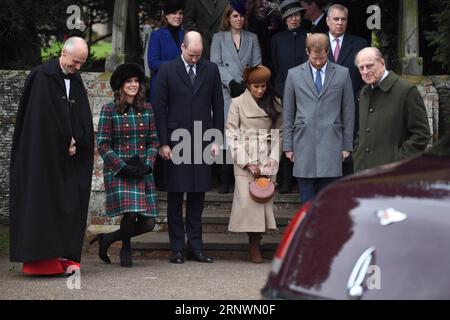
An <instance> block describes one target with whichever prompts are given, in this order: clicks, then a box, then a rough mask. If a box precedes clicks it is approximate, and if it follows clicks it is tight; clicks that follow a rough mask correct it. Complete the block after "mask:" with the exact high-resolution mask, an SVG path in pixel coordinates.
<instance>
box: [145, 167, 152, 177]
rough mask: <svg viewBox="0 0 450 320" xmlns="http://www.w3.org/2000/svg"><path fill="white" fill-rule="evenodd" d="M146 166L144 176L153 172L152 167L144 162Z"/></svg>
mask: <svg viewBox="0 0 450 320" xmlns="http://www.w3.org/2000/svg"><path fill="white" fill-rule="evenodd" d="M144 168H145V171H144V176H146V175H148V174H150V173H152V172H153V169H152V167H150V166H149V165H148V164H144Z"/></svg>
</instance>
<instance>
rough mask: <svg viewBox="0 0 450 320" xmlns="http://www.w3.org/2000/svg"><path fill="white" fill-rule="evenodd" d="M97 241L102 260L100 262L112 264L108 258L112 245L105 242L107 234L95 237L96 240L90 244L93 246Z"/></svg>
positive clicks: (99, 255)
mask: <svg viewBox="0 0 450 320" xmlns="http://www.w3.org/2000/svg"><path fill="white" fill-rule="evenodd" d="M95 241H98V257H99V258H100V260H102V261H103V262H105V263H107V264H111V260H110V259H109V256H108V249H109V246H110V244H108V243H107V242H106V241H105V234H104V233H99V234H98V235H96V236H95V237H94V239H92V240H91V241H90V242H89V244H93V243H94V242H95Z"/></svg>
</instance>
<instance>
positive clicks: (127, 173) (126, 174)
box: [117, 164, 142, 178]
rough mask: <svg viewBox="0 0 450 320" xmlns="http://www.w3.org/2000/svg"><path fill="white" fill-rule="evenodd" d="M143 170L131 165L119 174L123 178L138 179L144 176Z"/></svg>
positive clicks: (127, 165) (126, 166)
mask: <svg viewBox="0 0 450 320" xmlns="http://www.w3.org/2000/svg"><path fill="white" fill-rule="evenodd" d="M141 172H142V169H141V168H138V167H136V166H133V165H131V164H126V165H125V166H124V167H123V168H122V169H121V170H120V171H119V173H118V174H117V175H118V176H119V177H121V178H138V177H140V176H142V174H141Z"/></svg>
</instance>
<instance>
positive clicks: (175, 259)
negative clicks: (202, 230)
mask: <svg viewBox="0 0 450 320" xmlns="http://www.w3.org/2000/svg"><path fill="white" fill-rule="evenodd" d="M170 263H175V264H181V263H184V256H183V253H182V252H181V251H174V252H173V253H172V255H171V256H170Z"/></svg>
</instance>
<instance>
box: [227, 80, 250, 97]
mask: <svg viewBox="0 0 450 320" xmlns="http://www.w3.org/2000/svg"><path fill="white" fill-rule="evenodd" d="M228 87H229V88H230V96H231V97H232V98H236V97H239V96H240V95H241V94H243V93H244V91H245V89H246V87H245V84H243V83H242V82H240V83H239V82H236V81H234V80H231V81H230V83H229V84H228Z"/></svg>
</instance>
